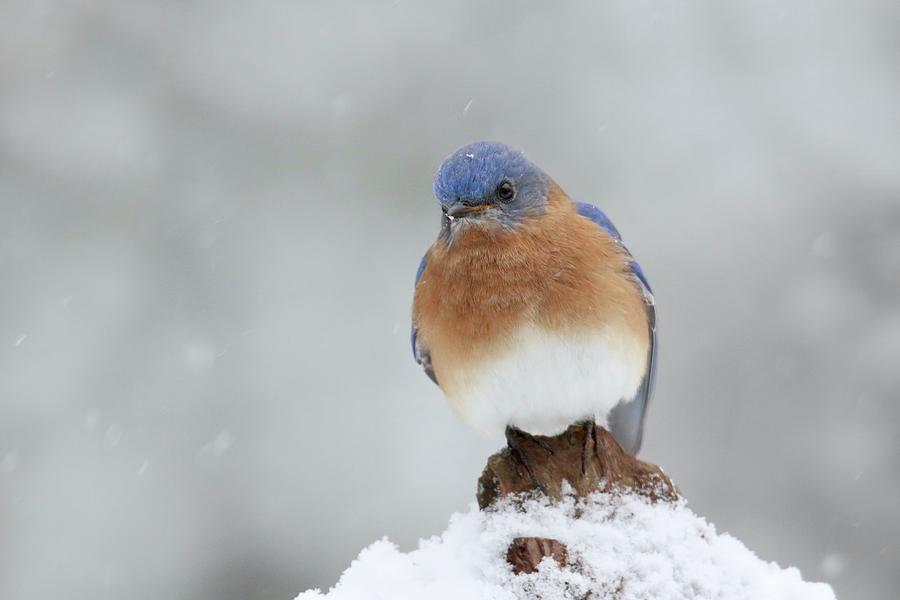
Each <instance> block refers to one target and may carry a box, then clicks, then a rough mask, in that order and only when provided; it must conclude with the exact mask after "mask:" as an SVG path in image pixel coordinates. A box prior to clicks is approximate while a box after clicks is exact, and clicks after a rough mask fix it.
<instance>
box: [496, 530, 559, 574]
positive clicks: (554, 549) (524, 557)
mask: <svg viewBox="0 0 900 600" xmlns="http://www.w3.org/2000/svg"><path fill="white" fill-rule="evenodd" d="M548 556H549V557H550V558H552V559H553V560H555V561H556V563H557V564H558V565H559V566H560V567H564V566H566V558H567V556H568V551H567V550H566V547H565V545H563V544H562V543H561V542H560V541H559V540H553V539H550V538H537V537H517V538H515V539H513V541H512V543H511V544H510V545H509V549H508V550H507V551H506V562H508V563H509V564H511V565H512V568H513V572H514V573H515V574H516V575H518V574H520V573H534V572H535V571H537V566H538V565H539V564H540V563H541V561H542V560H544V559H545V558H546V557H548Z"/></svg>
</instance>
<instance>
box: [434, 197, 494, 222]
mask: <svg viewBox="0 0 900 600" xmlns="http://www.w3.org/2000/svg"><path fill="white" fill-rule="evenodd" d="M485 209H487V205H485V204H470V203H468V202H466V201H464V200H460V201H459V202H454V203H453V204H451V205H450V206H449V207H448V208H447V209H446V210H445V211H444V212H445V213H446V214H447V217H448V218H449V219H450V220H451V221H452V220H453V219H459V218H462V217H469V216H472V215H473V214H477V213H480V212H482V211H484V210H485Z"/></svg>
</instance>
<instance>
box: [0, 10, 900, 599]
mask: <svg viewBox="0 0 900 600" xmlns="http://www.w3.org/2000/svg"><path fill="white" fill-rule="evenodd" d="M476 139H497V140H502V141H505V142H507V143H510V144H513V145H516V146H518V147H520V148H522V149H523V150H524V151H526V152H527V153H528V154H529V155H530V157H531V158H532V159H534V160H535V161H536V162H537V163H538V164H540V165H542V166H543V167H544V168H545V169H546V170H547V171H548V172H549V173H551V174H552V175H553V176H554V177H555V178H556V179H557V180H558V181H559V182H560V183H561V184H562V186H563V187H564V188H565V189H566V190H567V191H568V192H569V193H570V194H571V195H572V196H573V197H575V198H576V199H579V200H585V201H592V202H595V203H597V204H598V205H600V206H601V207H603V208H604V209H606V210H607V212H608V213H609V214H610V215H611V217H612V218H613V219H614V220H615V221H616V223H617V224H618V226H619V228H620V229H621V230H622V231H623V233H624V235H625V237H626V240H627V242H628V244H629V246H630V248H631V249H632V250H633V251H634V253H635V254H636V255H637V257H638V258H639V259H640V261H641V262H642V264H643V265H644V268H645V270H646V271H647V273H648V275H649V276H650V278H651V281H652V282H653V283H654V287H655V290H656V293H657V299H658V305H659V318H660V324H661V336H662V337H661V348H662V359H661V372H660V379H659V385H658V390H657V396H656V399H655V403H654V405H653V407H652V412H651V414H650V418H649V423H648V433H647V437H646V443H645V447H644V452H643V456H644V457H645V458H647V459H648V460H652V461H654V462H658V463H660V464H662V465H663V466H664V467H665V468H666V470H667V471H668V472H669V473H670V474H671V475H672V476H673V477H674V478H675V479H676V481H677V482H678V483H679V484H680V486H681V487H682V489H683V491H684V493H685V494H686V495H687V497H688V498H689V499H690V503H691V505H692V506H693V508H694V510H696V511H697V512H698V513H700V514H703V515H705V516H706V517H708V518H709V519H710V520H711V521H713V522H714V523H716V525H717V526H718V528H719V529H720V530H724V531H727V532H730V533H732V534H734V535H735V536H737V537H738V538H740V539H741V540H742V541H744V542H745V543H746V544H747V545H748V546H749V547H750V548H752V549H753V550H755V551H757V552H758V553H759V554H760V555H761V556H762V557H764V558H766V559H769V560H776V561H778V562H779V563H781V564H782V565H788V564H790V565H796V566H798V567H800V568H801V570H802V572H803V575H804V576H805V577H806V578H808V579H814V580H825V581H829V582H831V583H832V584H834V586H835V588H836V590H837V592H838V594H839V596H841V597H843V598H854V599H865V600H868V599H878V598H891V597H896V595H897V591H898V589H900V570H898V564H900V542H898V539H900V517H898V506H900V435H898V434H900V422H898V418H900V403H898V394H900V4H898V3H897V2H896V1H895V0H864V1H860V2H852V3H851V2H839V1H813V0H808V1H781V2H775V1H759V0H744V1H733V2H728V3H720V2H694V1H688V2H671V1H663V0H654V1H650V0H639V1H635V0H621V1H616V2H602V3H601V2H580V3H574V4H566V5H559V6H556V5H554V6H551V5H550V3H545V2H513V1H509V2H500V3H486V2H480V1H475V0H472V1H468V2H464V3H446V4H428V5H427V6H426V5H425V3H416V2H411V1H409V0H399V1H395V2H371V3H345V2H329V3H325V2H322V3H318V4H315V3H303V2H275V3H269V2H265V3H255V2H231V1H225V2H222V1H215V2H213V1H211V0H207V1H201V2H192V3H182V2H122V1H109V0H95V1H89V0H72V1H68V2H54V1H51V0H31V1H14V0H6V1H5V2H3V3H2V5H0V206H2V215H0V278H2V286H0V598H3V600H38V599H45V598H66V599H67V600H80V599H91V600H98V599H101V600H103V599H121V598H129V600H143V599H147V600H159V599H161V598H166V599H181V598H184V599H210V600H213V599H215V600H232V599H234V600H243V599H266V600H268V599H271V600H275V599H282V600H284V599H290V598H292V597H293V596H294V595H295V594H296V593H297V592H299V591H301V590H303V589H305V588H308V587H314V586H322V587H328V586H330V585H332V584H333V583H334V582H335V581H336V579H337V577H338V575H339V573H340V572H341V570H342V569H343V568H345V567H346V566H347V565H348V564H349V562H350V561H351V560H352V559H353V558H354V557H355V555H356V554H357V552H358V551H359V550H360V549H361V548H362V547H363V546H364V545H366V544H368V543H370V542H371V541H373V540H375V539H377V538H379V537H381V536H383V535H388V536H390V538H391V539H393V540H395V541H397V542H398V543H399V544H400V546H401V547H402V548H404V549H410V548H413V547H414V546H415V543H416V540H417V539H418V538H419V537H423V536H429V535H431V534H434V533H437V532H440V531H441V530H443V529H444V527H445V525H446V522H447V518H448V516H449V515H450V513H451V512H453V511H459V510H464V509H466V507H467V505H468V503H469V502H471V501H472V500H473V498H474V488H475V480H476V477H477V475H478V474H479V472H480V469H481V468H482V466H483V464H484V460H485V458H486V457H487V455H488V454H489V453H490V452H492V451H493V450H494V449H496V448H497V447H498V445H499V442H498V441H491V440H482V439H480V438H478V437H477V436H476V434H475V433H473V432H471V431H469V430H468V429H467V428H466V427H464V426H463V425H462V424H461V423H460V422H459V421H457V420H456V418H455V417H454V416H453V415H452V413H451V412H450V410H449V409H448V407H447V406H446V405H445V403H444V401H443V400H442V398H441V395H440V393H439V391H438V389H437V388H435V387H434V386H433V385H432V384H431V382H430V381H428V380H427V379H426V377H425V376H424V375H423V374H422V373H421V372H420V371H419V368H418V367H417V366H416V365H415V364H414V363H413V361H412V358H411V356H410V349H409V341H408V323H409V311H410V302H411V295H412V282H413V276H414V273H415V269H416V266H417V264H418V261H419V258H420V256H421V255H422V253H423V252H424V250H425V249H426V248H427V246H428V245H429V244H430V243H431V241H432V240H433V238H434V237H435V235H436V233H437V229H438V221H439V219H438V209H437V206H436V204H435V202H434V200H433V198H432V194H431V178H432V175H433V173H434V171H435V170H436V169H437V167H438V165H439V164H440V162H441V161H442V159H443V158H444V157H445V156H446V155H448V154H449V153H450V152H452V151H453V150H454V149H455V148H456V147H458V146H459V145H462V144H464V143H466V142H469V141H472V140H476Z"/></svg>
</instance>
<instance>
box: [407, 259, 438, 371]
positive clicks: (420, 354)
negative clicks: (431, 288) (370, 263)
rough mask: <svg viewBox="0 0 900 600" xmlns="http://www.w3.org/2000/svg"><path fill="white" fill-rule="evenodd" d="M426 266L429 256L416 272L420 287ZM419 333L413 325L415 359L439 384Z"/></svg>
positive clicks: (411, 329)
mask: <svg viewBox="0 0 900 600" xmlns="http://www.w3.org/2000/svg"><path fill="white" fill-rule="evenodd" d="M426 264H428V255H425V256H423V257H422V260H421V262H419V268H418V270H416V283H415V285H419V280H420V279H422V273H423V272H424V271H425V265H426ZM418 333H419V332H418V329H416V324H415V323H413V324H412V327H410V332H409V341H410V343H411V344H412V351H413V358H415V359H416V362H417V363H419V364H420V365H422V369H424V370H425V374H426V375H428V377H429V378H430V379H431V380H432V381H433V382H435V383H437V382H438V381H437V377H436V376H435V374H434V367H432V366H431V354H430V353H429V352H428V349H427V348H425V345H424V344H422V343H421V342H420V341H419V339H418Z"/></svg>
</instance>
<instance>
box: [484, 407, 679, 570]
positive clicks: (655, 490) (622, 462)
mask: <svg viewBox="0 0 900 600" xmlns="http://www.w3.org/2000/svg"><path fill="white" fill-rule="evenodd" d="M506 443H507V447H506V448H504V449H503V450H501V451H500V452H497V453H496V454H494V455H493V456H491V457H490V458H489V459H488V462H487V466H486V467H485V468H484V472H483V473H482V474H481V477H480V478H479V479H478V493H477V495H476V496H477V499H478V506H479V507H480V508H481V509H482V510H484V509H486V508H489V507H490V506H491V505H492V504H494V503H495V502H497V501H498V500H500V499H501V498H504V497H506V496H509V495H511V494H523V493H525V494H527V493H541V494H544V495H546V496H549V497H550V498H554V499H559V498H561V496H562V491H563V485H564V484H563V482H568V484H569V486H570V487H571V489H572V490H573V492H574V494H575V496H576V497H579V498H583V497H585V496H587V495H589V494H591V493H592V492H597V491H601V492H610V493H619V492H634V493H638V494H641V495H643V496H646V497H648V498H650V499H651V500H652V501H653V502H658V501H666V502H674V501H675V500H677V499H678V491H677V490H676V488H675V484H673V483H672V480H671V479H669V478H668V476H666V474H665V473H663V471H662V469H660V468H659V467H657V466H656V465H654V464H651V463H647V462H644V461H642V460H639V459H638V458H636V457H635V456H634V455H631V454H629V453H627V452H625V450H623V449H622V447H621V446H620V445H619V443H618V442H616V440H615V438H614V437H613V436H612V434H611V433H609V432H608V431H607V430H606V429H603V428H602V427H596V426H595V425H594V424H593V423H577V424H575V425H572V426H570V427H569V428H568V429H567V430H566V431H565V432H563V433H562V434H560V435H557V436H553V437H547V436H534V435H530V434H527V433H524V432H522V431H519V430H518V429H513V428H508V429H507V432H506ZM566 555H567V550H566V546H565V545H564V544H562V543H561V542H559V541H558V540H552V539H547V538H536V537H530V538H529V537H519V538H515V539H514V540H513V541H512V543H511V544H510V546H509V548H508V550H507V552H506V560H507V562H508V563H509V564H510V565H512V568H513V571H514V572H515V573H517V574H518V573H534V572H535V571H537V568H538V565H539V564H540V562H541V561H542V560H543V559H544V558H545V557H548V556H550V557H552V558H553V559H554V560H555V561H556V562H557V563H558V564H559V565H560V567H564V566H565V563H566Z"/></svg>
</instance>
